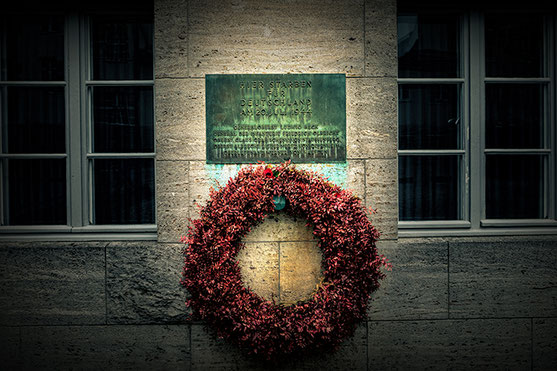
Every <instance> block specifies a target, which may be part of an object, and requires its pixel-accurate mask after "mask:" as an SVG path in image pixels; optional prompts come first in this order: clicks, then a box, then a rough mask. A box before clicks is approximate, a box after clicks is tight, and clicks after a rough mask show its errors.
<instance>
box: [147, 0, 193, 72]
mask: <svg viewBox="0 0 557 371" xmlns="http://www.w3.org/2000/svg"><path fill="white" fill-rule="evenodd" d="M186 76H188V1H187V0H157V1H155V77H156V78H161V77H186Z"/></svg>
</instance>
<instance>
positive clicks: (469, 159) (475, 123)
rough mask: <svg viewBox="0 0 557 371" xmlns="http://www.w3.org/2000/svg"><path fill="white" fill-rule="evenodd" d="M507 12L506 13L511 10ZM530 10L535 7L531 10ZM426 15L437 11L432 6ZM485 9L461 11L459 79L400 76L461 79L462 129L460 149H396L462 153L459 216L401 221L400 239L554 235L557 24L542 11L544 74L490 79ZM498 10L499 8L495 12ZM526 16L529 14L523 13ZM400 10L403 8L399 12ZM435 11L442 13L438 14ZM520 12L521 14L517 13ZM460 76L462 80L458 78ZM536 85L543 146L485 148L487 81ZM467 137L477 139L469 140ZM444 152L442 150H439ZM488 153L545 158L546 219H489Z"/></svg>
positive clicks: (404, 80)
mask: <svg viewBox="0 0 557 371" xmlns="http://www.w3.org/2000/svg"><path fill="white" fill-rule="evenodd" d="M514 12H515V11H512V10H511V11H506V12H505V13H514ZM516 12H517V13H518V12H519V11H516ZM532 12H533V13H534V12H535V10H533V11H532ZM428 13H437V10H431V11H429V12H428ZM491 13H494V12H491V11H490V10H489V9H486V10H485V11H461V12H460V14H461V17H460V31H461V50H460V51H461V66H462V67H461V73H462V74H461V77H462V78H450V79H443V78H441V79H439V78H398V80H397V81H398V86H401V85H404V84H418V83H419V84H428V83H429V84H432V83H458V82H461V83H462V94H463V96H462V98H461V99H462V102H461V104H462V115H463V120H462V122H463V124H464V128H463V133H462V139H463V140H464V143H462V147H461V148H462V151H464V152H465V153H462V152H459V151H453V150H449V151H446V150H442V151H428V150H423V151H422V150H418V151H416V150H400V149H399V150H398V155H399V157H398V158H399V159H400V156H401V155H402V156H405V155H419V154H427V153H431V154H449V153H454V154H461V155H462V161H461V165H462V168H461V179H460V185H461V190H460V192H459V197H461V198H460V205H461V208H462V210H461V215H460V217H461V218H462V220H447V221H399V222H398V234H399V237H436V236H439V237H442V236H449V237H450V236H478V235H479V236H481V235H508V234H512V235H528V234H557V220H556V219H557V212H556V210H557V200H556V190H555V188H556V179H555V178H556V175H557V167H556V162H557V161H556V159H555V157H556V154H555V153H556V145H557V141H556V133H555V132H556V131H557V126H556V123H555V120H556V114H555V109H556V106H557V102H556V96H557V91H556V85H557V84H556V82H555V80H556V73H557V72H556V68H557V67H556V66H555V62H556V56H555V53H556V51H557V42H556V41H557V29H556V28H557V27H556V25H555V22H556V21H555V13H550V14H547V13H545V14H544V23H545V25H544V35H545V50H546V53H547V58H546V60H545V63H546V66H545V67H546V71H547V72H546V77H542V78H493V77H486V76H485V46H484V45H485V44H484V42H485V38H484V27H485V22H484V17H485V14H491ZM498 13H501V12H498ZM525 13H526V14H528V12H525ZM399 14H404V12H402V13H399ZM439 14H443V13H441V12H439ZM520 14H524V12H520ZM462 80H463V81H462ZM513 82H524V83H535V84H540V85H542V86H544V87H545V88H544V89H545V92H546V95H545V102H544V103H545V107H546V108H545V110H544V115H545V116H546V117H545V120H544V121H545V122H544V124H543V125H544V126H543V130H544V137H545V143H544V147H543V148H542V149H527V150H499V149H497V150H495V149H486V148H485V139H486V133H485V128H486V121H485V120H486V117H485V116H486V109H485V108H486V107H485V105H486V103H485V86H486V85H487V84H489V83H513ZM471 138H477V139H476V140H472V139H471ZM439 152H443V153H439ZM487 153H492V154H493V153H507V154H509V153H513V154H514V153H525V154H538V155H541V156H544V158H545V159H544V167H545V169H544V178H545V179H544V180H543V181H544V192H545V194H544V203H545V205H546V206H545V208H546V215H547V218H546V219H487V218H486V217H485V215H486V214H485V213H486V202H485V200H486V178H487V176H486V156H487Z"/></svg>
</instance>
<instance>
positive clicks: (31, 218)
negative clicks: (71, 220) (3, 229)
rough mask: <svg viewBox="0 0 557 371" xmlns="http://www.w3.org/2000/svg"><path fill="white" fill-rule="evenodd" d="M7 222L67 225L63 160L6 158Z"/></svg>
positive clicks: (64, 166)
mask: <svg viewBox="0 0 557 371" xmlns="http://www.w3.org/2000/svg"><path fill="white" fill-rule="evenodd" d="M7 167H8V168H7V169H5V171H4V174H6V173H7V174H8V179H7V180H8V182H7V183H8V186H7V188H8V189H7V190H6V191H7V192H6V193H7V194H8V195H9V198H8V200H7V203H8V216H7V224H9V225H30V224H37V225H38V224H64V225H65V224H66V223H67V220H66V161H65V160H64V159H41V160H8V161H7Z"/></svg>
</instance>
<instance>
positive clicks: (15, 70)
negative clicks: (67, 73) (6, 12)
mask: <svg viewBox="0 0 557 371" xmlns="http://www.w3.org/2000/svg"><path fill="white" fill-rule="evenodd" d="M6 36H7V37H6V51H5V53H6V54H5V58H6V60H5V61H3V63H2V65H3V66H5V68H6V71H3V72H5V73H6V75H5V76H7V79H8V80H12V81H25V80H26V81H34V80H39V81H42V80H49V81H52V80H55V81H62V80H64V18H63V17H61V16H49V15H42V16H28V15H25V16H22V17H19V16H9V17H7V22H6Z"/></svg>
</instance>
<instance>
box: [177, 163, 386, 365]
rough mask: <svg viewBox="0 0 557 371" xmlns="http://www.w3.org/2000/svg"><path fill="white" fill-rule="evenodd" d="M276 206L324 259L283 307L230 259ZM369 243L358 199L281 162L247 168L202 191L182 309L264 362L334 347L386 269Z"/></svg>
mask: <svg viewBox="0 0 557 371" xmlns="http://www.w3.org/2000/svg"><path fill="white" fill-rule="evenodd" d="M277 209H281V210H282V211H283V212H286V213H287V214H289V215H291V216H294V217H299V218H304V219H306V220H307V225H308V226H309V227H310V228H312V230H313V235H314V236H315V237H316V239H317V240H318V247H319V248H320V250H321V253H322V256H323V258H322V270H323V283H322V284H321V285H320V287H319V288H318V289H317V291H316V292H315V293H314V295H313V297H311V298H310V299H308V300H306V301H303V302H298V303H297V304H294V305H289V306H286V305H282V304H276V303H275V302H274V301H269V300H266V299H264V298H262V297H261V296H259V295H257V294H256V293H255V292H253V291H252V290H251V289H250V288H248V287H246V286H245V285H244V283H243V281H242V277H241V274H240V267H239V264H238V262H237V260H236V256H237V254H238V252H239V251H240V249H242V248H243V247H244V244H243V243H242V238H243V237H244V236H245V235H246V234H247V233H248V232H249V231H250V230H251V229H252V228H254V227H255V226H256V225H258V224H260V223H261V222H262V221H263V220H264V219H265V217H266V216H268V215H269V214H271V213H273V212H274V211H275V210H277ZM378 238H379V233H378V232H377V230H376V229H375V228H374V227H373V226H372V225H371V223H370V222H369V220H368V217H367V215H366V210H365V208H364V207H363V206H362V203H361V200H360V199H359V198H358V197H356V196H354V195H352V193H351V192H350V191H347V190H343V189H341V188H340V187H338V186H337V185H335V184H333V183H331V182H329V181H328V180H327V179H324V178H323V177H322V176H321V175H319V174H317V173H314V172H310V171H304V170H299V169H296V168H295V167H294V166H293V165H291V164H290V163H289V162H287V163H284V164H280V165H276V166H271V165H265V164H260V165H258V166H249V167H246V168H244V169H242V170H240V172H239V173H238V174H237V175H236V176H235V177H234V178H231V179H230V180H229V181H228V183H227V184H226V185H225V186H224V187H222V188H220V189H218V190H213V189H212V190H211V192H210V197H209V200H208V201H207V203H206V205H205V206H204V207H202V208H201V211H200V217H199V218H198V219H196V220H193V221H192V222H191V226H190V227H189V231H188V235H187V236H185V237H183V238H182V242H183V243H185V245H186V246H185V249H184V268H183V271H182V280H181V284H182V285H183V286H184V288H185V289H187V291H188V293H189V299H188V301H187V302H186V304H187V305H188V306H189V307H191V309H192V314H193V317H194V318H196V319H200V320H202V321H204V322H205V323H206V324H207V325H209V326H210V327H211V328H212V329H213V330H214V331H215V332H216V335H217V336H218V337H219V338H224V339H226V340H228V341H229V342H231V343H234V344H236V345H238V346H239V347H240V348H241V349H242V350H243V351H244V352H246V353H248V354H254V355H259V356H262V357H264V358H265V359H267V360H272V359H280V358H282V359H284V357H285V356H288V357H291V356H292V355H295V354H296V355H298V354H307V353H314V352H323V351H325V350H326V351H330V350H334V349H336V348H338V346H339V344H340V343H341V341H342V340H343V339H345V338H347V337H349V336H351V335H353V333H354V330H355V328H356V326H357V325H358V323H360V322H361V321H362V320H364V319H365V318H366V313H367V305H368V301H369V298H370V295H371V294H372V293H373V292H374V291H375V290H377V288H378V287H379V282H380V280H381V279H382V278H384V273H383V272H382V271H381V267H383V266H384V267H386V268H387V270H390V268H391V266H390V263H388V259H386V258H385V257H384V256H383V255H379V254H378V252H377V248H376V241H377V239H378Z"/></svg>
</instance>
